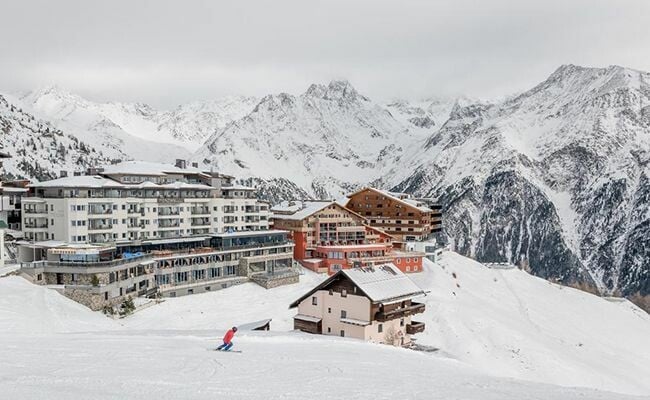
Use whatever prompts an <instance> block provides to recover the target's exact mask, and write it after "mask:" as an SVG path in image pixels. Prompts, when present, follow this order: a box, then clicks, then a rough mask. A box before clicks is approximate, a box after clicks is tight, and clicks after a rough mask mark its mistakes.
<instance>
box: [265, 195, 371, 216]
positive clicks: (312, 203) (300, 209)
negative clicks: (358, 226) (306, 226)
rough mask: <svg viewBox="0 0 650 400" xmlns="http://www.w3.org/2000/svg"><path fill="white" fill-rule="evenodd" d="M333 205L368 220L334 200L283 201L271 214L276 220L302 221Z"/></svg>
mask: <svg viewBox="0 0 650 400" xmlns="http://www.w3.org/2000/svg"><path fill="white" fill-rule="evenodd" d="M331 205H336V206H337V207H341V208H342V209H343V210H345V211H347V212H349V213H350V214H354V215H356V216H357V217H359V218H361V219H363V220H366V218H365V217H364V216H363V215H361V214H359V213H357V212H356V211H352V210H350V209H348V208H346V207H345V206H343V205H341V204H340V203H338V202H336V201H332V200H327V201H323V200H303V201H292V202H287V201H283V202H281V203H280V204H276V205H275V206H273V207H271V212H272V213H273V218H274V219H289V220H296V221H300V220H303V219H305V218H307V217H309V216H311V215H313V214H315V213H317V212H319V211H321V210H322V209H324V208H326V207H329V206H331Z"/></svg>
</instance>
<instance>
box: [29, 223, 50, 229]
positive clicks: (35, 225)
mask: <svg viewBox="0 0 650 400" xmlns="http://www.w3.org/2000/svg"><path fill="white" fill-rule="evenodd" d="M23 228H27V229H43V228H47V221H46V222H25V223H24V224H23Z"/></svg>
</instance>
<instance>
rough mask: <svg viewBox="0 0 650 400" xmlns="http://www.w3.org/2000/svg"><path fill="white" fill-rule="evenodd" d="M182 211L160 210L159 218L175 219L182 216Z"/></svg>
mask: <svg viewBox="0 0 650 400" xmlns="http://www.w3.org/2000/svg"><path fill="white" fill-rule="evenodd" d="M180 213H181V212H180V211H179V210H178V209H176V210H170V209H166V208H159V209H158V216H159V217H173V216H178V215H180Z"/></svg>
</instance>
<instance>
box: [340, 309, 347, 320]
mask: <svg viewBox="0 0 650 400" xmlns="http://www.w3.org/2000/svg"><path fill="white" fill-rule="evenodd" d="M347 317H348V312H347V311H345V310H341V318H347Z"/></svg>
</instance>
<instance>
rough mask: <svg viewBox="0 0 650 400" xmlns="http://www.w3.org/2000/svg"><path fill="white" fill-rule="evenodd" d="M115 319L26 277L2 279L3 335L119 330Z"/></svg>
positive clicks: (0, 326)
mask: <svg viewBox="0 0 650 400" xmlns="http://www.w3.org/2000/svg"><path fill="white" fill-rule="evenodd" d="M117 328H119V325H118V324H117V323H115V321H113V320H111V319H108V318H106V317H105V316H104V315H102V314H100V313H95V312H92V311H90V310H89V309H88V308H86V307H85V306H82V305H81V304H79V303H76V302H74V301H72V300H70V299H68V298H67V297H64V296H62V295H60V294H59V293H57V292H55V291H54V290H51V289H46V288H44V287H41V286H36V285H32V284H31V283H29V282H27V281H26V280H24V279H23V278H20V277H17V276H9V277H5V278H0V337H2V336H4V335H6V334H21V333H30V334H51V333H57V332H86V331H97V330H110V329H117Z"/></svg>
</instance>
